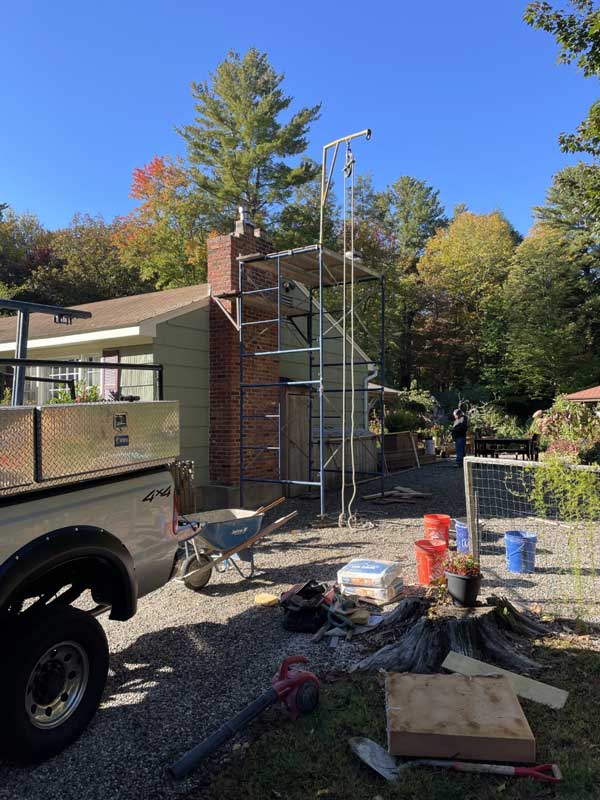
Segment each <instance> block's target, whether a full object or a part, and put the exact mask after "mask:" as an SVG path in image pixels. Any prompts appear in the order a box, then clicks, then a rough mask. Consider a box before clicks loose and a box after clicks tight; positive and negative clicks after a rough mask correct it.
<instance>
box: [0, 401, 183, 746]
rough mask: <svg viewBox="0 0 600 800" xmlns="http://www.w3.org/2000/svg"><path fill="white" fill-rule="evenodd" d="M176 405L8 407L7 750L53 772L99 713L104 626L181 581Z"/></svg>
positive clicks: (1, 665) (0, 665) (0, 481)
mask: <svg viewBox="0 0 600 800" xmlns="http://www.w3.org/2000/svg"><path fill="white" fill-rule="evenodd" d="M178 452H179V420H178V404H177V403H176V402H130V403H123V402H103V403H91V404H86V403H80V404H75V403H74V404H67V405H48V406H39V407H31V406H14V407H7V406H2V407H0V531H1V535H0V634H1V635H2V639H3V648H2V650H3V653H2V658H1V660H0V704H1V706H2V713H1V714H0V751H1V752H2V754H3V755H7V756H8V757H10V758H13V759H16V760H18V761H41V760H43V759H45V758H48V757H50V756H52V755H54V754H56V753H58V752H59V751H60V750H62V749H63V748H64V747H66V746H67V745H69V744H70V743H71V742H72V741H74V740H75V739H76V738H77V736H79V734H80V733H81V731H82V730H83V729H84V728H85V726H86V725H87V724H88V722H89V721H90V719H91V718H92V717H93V715H94V713H95V712H96V710H97V708H98V705H99V703H100V699H101V696H102V693H103V689H104V686H105V682H106V677H107V672H108V662H109V653H108V645H107V640H106V635H105V633H104V630H103V628H102V626H101V625H100V623H99V622H98V620H97V616H98V615H99V614H101V613H103V612H107V613H108V614H109V616H110V619H113V620H121V621H126V620H128V619H130V618H131V617H132V616H133V615H134V614H135V612H136V605H137V601H138V598H140V597H142V596H143V595H145V594H148V593H149V592H152V591H154V590H155V589H157V588H159V587H160V586H162V585H163V584H164V583H166V582H167V581H168V580H169V579H170V577H171V576H172V574H173V572H174V569H175V561H176V554H177V548H178V543H177V539H176V533H177V518H178V515H177V508H176V502H175V491H174V483H173V478H172V475H171V471H170V468H169V464H170V463H171V462H172V461H173V460H174V459H175V457H176V456H177V455H178Z"/></svg>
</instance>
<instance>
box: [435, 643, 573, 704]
mask: <svg viewBox="0 0 600 800" xmlns="http://www.w3.org/2000/svg"><path fill="white" fill-rule="evenodd" d="M442 667H444V669H447V670H449V671H450V672H458V673H460V674H461V675H471V676H473V675H504V676H505V677H506V678H508V680H509V681H510V683H511V685H512V687H513V689H514V690H515V692H516V693H517V694H518V695H519V697H524V698H525V699H526V700H533V701H534V702H536V703H542V704H543V705H545V706H550V708H556V709H559V708H562V707H563V706H564V704H565V703H566V702H567V698H568V696H569V693H568V692H566V691H565V690H564V689H558V688H556V687H555V686H550V685H549V684H547V683H542V682H541V681H536V680H533V678H526V677H525V676H524V675H519V674H517V673H516V672H510V671H509V670H507V669H502V668H501V667H496V666H494V665H493V664H486V663H485V661H478V660H477V659H476V658H470V657H469V656H463V655H461V654H460V653H455V652H454V651H453V650H451V651H450V652H449V653H448V655H447V656H446V658H445V659H444V661H443V663H442Z"/></svg>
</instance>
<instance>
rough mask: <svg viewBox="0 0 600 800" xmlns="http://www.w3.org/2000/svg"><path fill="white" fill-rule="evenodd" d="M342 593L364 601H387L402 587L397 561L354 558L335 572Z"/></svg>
mask: <svg viewBox="0 0 600 800" xmlns="http://www.w3.org/2000/svg"><path fill="white" fill-rule="evenodd" d="M337 580H338V583H339V585H340V591H341V592H342V594H344V595H346V596H350V597H355V598H360V599H361V600H365V601H366V602H375V603H387V602H389V601H390V600H392V599H393V598H394V597H396V595H397V594H398V593H399V592H400V590H401V589H402V578H401V577H400V563H399V562H398V561H373V560H371V559H367V558H355V559H353V560H352V561H350V563H349V564H346V566H345V567H342V569H341V570H339V572H338V574H337Z"/></svg>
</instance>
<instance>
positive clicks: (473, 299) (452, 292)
mask: <svg viewBox="0 0 600 800" xmlns="http://www.w3.org/2000/svg"><path fill="white" fill-rule="evenodd" d="M516 242H517V235H516V233H515V231H514V229H513V228H512V226H511V225H510V224H509V223H508V222H507V220H506V219H505V217H504V216H503V215H502V214H501V213H499V212H497V211H495V212H493V213H491V214H473V213H471V212H469V211H463V212H462V213H461V214H459V215H458V216H456V217H454V218H453V220H452V221H451V222H450V224H449V225H448V227H447V228H442V229H439V230H438V232H437V233H436V234H435V235H434V236H433V237H431V239H429V241H428V242H427V245H426V247H425V253H424V255H423V257H422V258H421V259H420V261H419V265H418V273H419V277H420V280H421V283H422V286H423V288H424V290H425V292H426V293H427V302H426V304H425V305H424V307H423V309H422V310H421V312H420V314H419V320H418V329H419V337H418V348H419V364H420V371H421V375H422V376H423V378H424V380H425V382H426V383H427V385H429V386H431V387H432V388H437V389H447V388H449V387H455V388H460V387H462V386H464V385H465V384H466V383H475V382H477V381H478V380H480V379H481V376H482V374H483V373H484V372H485V370H486V369H488V368H490V367H491V366H493V365H497V364H498V363H499V361H501V359H502V355H503V353H502V342H501V341H498V338H497V334H498V327H499V326H498V319H499V318H501V315H502V308H501V287H502V284H503V282H504V280H505V278H506V276H507V274H508V269H509V265H510V262H511V259H512V256H513V253H514V249H515V245H516Z"/></svg>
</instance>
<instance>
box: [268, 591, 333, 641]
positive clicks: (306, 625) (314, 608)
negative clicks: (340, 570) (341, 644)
mask: <svg viewBox="0 0 600 800" xmlns="http://www.w3.org/2000/svg"><path fill="white" fill-rule="evenodd" d="M326 591H327V589H326V587H325V586H323V585H322V584H320V583H318V582H317V581H315V580H314V579H311V580H309V581H306V582H305V583H297V584H296V585H295V586H292V588H291V589H289V590H288V591H287V592H284V593H283V594H282V595H281V599H280V601H279V605H280V607H281V609H282V610H283V627H284V628H285V629H286V630H287V631H295V632H297V633H315V632H316V631H318V630H319V628H320V627H321V626H322V625H323V623H324V622H325V620H326V619H327V609H326V608H325V607H324V605H323V603H324V598H325V593H326Z"/></svg>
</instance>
